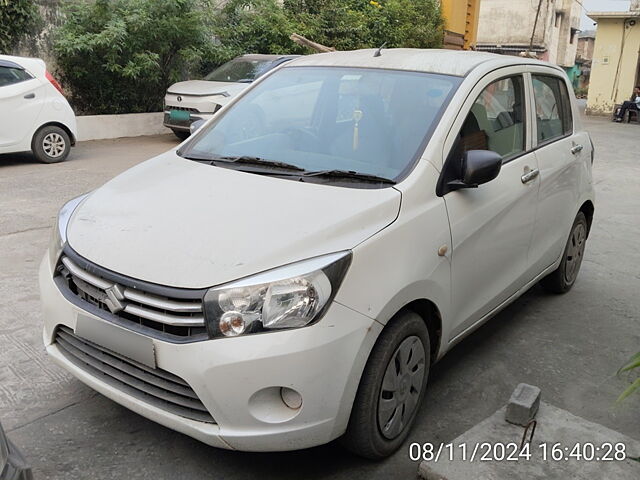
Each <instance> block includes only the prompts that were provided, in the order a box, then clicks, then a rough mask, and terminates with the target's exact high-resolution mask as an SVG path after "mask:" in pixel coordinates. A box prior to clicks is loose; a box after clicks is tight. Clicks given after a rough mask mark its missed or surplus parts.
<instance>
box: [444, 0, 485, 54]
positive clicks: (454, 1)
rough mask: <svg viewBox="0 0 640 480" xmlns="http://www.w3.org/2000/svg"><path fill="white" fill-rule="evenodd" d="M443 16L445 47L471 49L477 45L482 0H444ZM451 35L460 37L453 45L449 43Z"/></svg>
mask: <svg viewBox="0 0 640 480" xmlns="http://www.w3.org/2000/svg"><path fill="white" fill-rule="evenodd" d="M441 8H442V16H443V17H444V21H445V30H446V33H449V34H451V35H447V34H445V47H448V48H456V47H461V48H464V49H469V48H472V47H474V46H475V44H476V37H477V32H478V18H479V15H478V13H479V10H480V0H442V3H441ZM449 37H453V38H454V39H455V38H456V37H457V38H459V39H460V42H461V43H462V44H461V45H458V42H456V44H453V45H447V43H448V39H449Z"/></svg>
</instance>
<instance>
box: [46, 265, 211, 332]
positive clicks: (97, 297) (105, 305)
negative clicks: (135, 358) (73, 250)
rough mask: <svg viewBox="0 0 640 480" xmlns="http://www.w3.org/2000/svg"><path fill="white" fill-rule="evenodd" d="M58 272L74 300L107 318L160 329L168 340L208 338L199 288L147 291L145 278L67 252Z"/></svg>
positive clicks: (145, 328) (142, 328) (135, 326)
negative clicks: (116, 271)
mask: <svg viewBox="0 0 640 480" xmlns="http://www.w3.org/2000/svg"><path fill="white" fill-rule="evenodd" d="M89 270H91V271H89ZM57 272H58V275H59V276H60V277H61V279H62V280H63V284H64V285H63V286H64V287H66V288H67V289H68V290H69V293H71V295H72V296H73V297H75V298H74V300H75V302H74V303H76V304H78V306H80V307H81V308H84V309H86V310H89V311H92V313H93V312H95V311H96V310H97V314H98V315H99V316H101V317H102V318H105V319H106V320H113V317H116V318H117V319H118V320H119V323H121V324H122V325H123V326H125V327H127V328H132V329H134V330H138V331H141V332H142V333H146V334H148V333H150V332H151V333H153V332H157V333H160V334H163V335H165V336H167V337H168V339H169V340H171V338H172V337H177V338H178V339H182V340H186V339H190V340H198V339H206V338H208V335H207V332H206V327H205V321H204V314H203V311H202V292H200V291H193V292H191V291H188V290H182V289H181V290H179V291H177V290H178V289H169V288H164V290H166V291H168V292H169V294H168V295H157V294H154V293H150V292H149V291H145V285H144V284H143V283H142V282H136V281H134V280H132V279H126V278H125V277H122V276H119V275H116V274H113V273H110V272H108V271H105V270H103V269H99V268H98V267H97V266H95V265H92V264H87V265H86V266H81V265H80V264H79V262H77V261H74V260H72V259H71V258H70V257H69V256H68V255H63V256H62V257H61V259H60V262H59V264H58V268H57ZM116 277H117V278H116ZM127 283H129V284H127ZM134 284H135V285H134ZM147 288H148V289H151V288H152V287H150V286H149V287H147ZM156 288H163V287H158V286H156ZM174 291H176V293H175V295H176V297H175V298H172V297H171V296H170V294H171V292H174ZM91 307H92V308H91ZM138 327H139V328H138ZM152 336H154V335H152Z"/></svg>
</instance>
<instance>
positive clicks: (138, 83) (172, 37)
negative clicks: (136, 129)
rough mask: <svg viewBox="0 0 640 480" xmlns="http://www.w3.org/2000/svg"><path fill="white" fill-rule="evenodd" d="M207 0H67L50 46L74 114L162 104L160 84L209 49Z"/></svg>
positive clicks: (181, 72)
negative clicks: (69, 93) (76, 112)
mask: <svg viewBox="0 0 640 480" xmlns="http://www.w3.org/2000/svg"><path fill="white" fill-rule="evenodd" d="M207 6H208V3H206V1H202V0H200V1H198V0H95V1H93V0H68V1H66V2H65V3H64V4H63V14H64V15H65V22H64V24H63V25H62V26H61V27H60V28H59V30H58V31H57V32H56V36H55V40H54V52H55V54H56V57H57V61H58V65H59V67H60V69H61V70H62V75H61V78H62V80H63V82H64V83H65V85H66V86H67V87H70V89H71V92H72V96H71V100H72V103H73V104H74V106H75V107H76V109H77V110H78V111H79V112H81V113H94V114H100V113H129V112H151V111H159V110H161V109H162V98H163V97H164V93H165V90H166V88H167V87H168V86H169V85H170V84H172V83H174V82H176V81H179V80H181V79H183V78H184V77H185V76H187V75H188V74H189V73H191V72H192V71H193V70H195V69H197V68H198V67H199V65H200V61H201V59H202V57H203V56H208V55H211V46H212V39H211V36H210V35H209V34H208V29H207V23H208V18H207V15H208V12H209V11H210V9H209V8H203V7H207Z"/></svg>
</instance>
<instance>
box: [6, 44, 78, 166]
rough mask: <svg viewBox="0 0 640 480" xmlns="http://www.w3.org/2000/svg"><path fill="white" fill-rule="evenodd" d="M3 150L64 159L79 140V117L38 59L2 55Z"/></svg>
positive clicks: (43, 158) (43, 159)
mask: <svg viewBox="0 0 640 480" xmlns="http://www.w3.org/2000/svg"><path fill="white" fill-rule="evenodd" d="M0 111H1V112H2V115H0V153H14V152H26V151H31V152H33V154H34V156H35V157H36V158H37V159H38V160H40V161H41V162H44V163H57V162H62V161H64V160H65V159H66V158H67V156H68V155H69V151H70V150H71V146H73V145H74V144H75V142H76V135H77V134H76V117H75V115H74V113H73V110H72V109H71V106H70V105H69V103H68V102H67V100H66V99H65V98H64V95H63V92H62V88H61V87H60V85H59V84H58V82H57V81H56V80H55V79H54V78H53V77H52V76H51V74H50V73H49V72H48V71H47V68H46V65H45V63H44V61H42V60H40V59H38V58H23V57H12V56H8V55H0Z"/></svg>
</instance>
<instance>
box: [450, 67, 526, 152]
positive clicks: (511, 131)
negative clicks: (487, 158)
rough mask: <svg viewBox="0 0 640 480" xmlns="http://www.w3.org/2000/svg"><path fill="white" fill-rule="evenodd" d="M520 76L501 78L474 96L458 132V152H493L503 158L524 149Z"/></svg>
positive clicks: (522, 94) (522, 95) (521, 82)
mask: <svg viewBox="0 0 640 480" xmlns="http://www.w3.org/2000/svg"><path fill="white" fill-rule="evenodd" d="M522 86H523V80H522V77H521V76H515V77H509V78H503V79H501V80H498V81H495V82H493V83H491V84H490V85H488V86H487V87H486V88H485V89H484V90H483V91H482V93H481V94H480V95H479V96H478V98H477V99H476V101H475V102H474V104H473V106H472V107H471V111H470V112H469V115H468V116H467V118H466V120H465V122H464V124H463V126H462V129H461V130H460V144H459V149H461V153H464V152H466V151H468V150H493V151H494V152H496V153H499V154H500V155H502V157H503V158H508V157H512V156H513V155H516V154H518V153H520V152H523V151H524V149H525V144H524V118H525V115H524V90H523V88H522Z"/></svg>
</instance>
